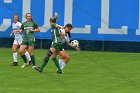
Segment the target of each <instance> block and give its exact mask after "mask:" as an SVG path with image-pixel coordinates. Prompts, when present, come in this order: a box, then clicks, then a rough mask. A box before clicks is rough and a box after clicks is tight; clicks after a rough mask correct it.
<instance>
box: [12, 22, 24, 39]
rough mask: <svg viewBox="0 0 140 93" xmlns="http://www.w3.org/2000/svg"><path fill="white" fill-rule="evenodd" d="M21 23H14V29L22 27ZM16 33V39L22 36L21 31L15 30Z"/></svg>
mask: <svg viewBox="0 0 140 93" xmlns="http://www.w3.org/2000/svg"><path fill="white" fill-rule="evenodd" d="M21 25H22V24H21V23H20V22H17V23H13V24H12V29H13V30H19V29H20V28H21ZM14 35H15V39H16V38H22V34H20V33H19V32H15V33H14Z"/></svg>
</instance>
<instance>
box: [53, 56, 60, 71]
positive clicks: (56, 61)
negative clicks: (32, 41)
mask: <svg viewBox="0 0 140 93" xmlns="http://www.w3.org/2000/svg"><path fill="white" fill-rule="evenodd" d="M52 60H53V62H54V63H55V66H56V67H57V69H58V70H59V71H61V68H60V65H59V62H58V60H57V59H56V58H53V59H52Z"/></svg>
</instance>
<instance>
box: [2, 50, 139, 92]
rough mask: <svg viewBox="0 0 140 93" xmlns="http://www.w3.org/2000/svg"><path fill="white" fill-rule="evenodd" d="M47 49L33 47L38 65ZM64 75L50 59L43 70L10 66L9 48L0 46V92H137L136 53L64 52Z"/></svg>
mask: <svg viewBox="0 0 140 93" xmlns="http://www.w3.org/2000/svg"><path fill="white" fill-rule="evenodd" d="M46 51H47V50H35V51H34V54H35V57H36V62H37V66H40V64H41V63H42V59H43V57H44V56H45V54H46ZM68 53H69V55H70V57H71V60H70V62H69V64H68V65H67V67H66V68H65V69H64V72H65V73H64V74H62V75H59V74H57V73H56V68H55V66H54V64H53V62H52V60H50V62H49V64H48V65H47V66H46V68H45V69H44V72H43V73H41V74H40V73H38V72H36V71H35V70H34V69H32V68H31V67H26V68H24V69H21V68H20V66H21V65H22V64H23V63H22V60H21V58H20V56H18V59H19V65H20V66H18V67H12V66H10V64H11V63H12V61H13V59H12V54H11V50H10V49H6V48H4V49H3V48H1V49H0V93H140V54H139V53H113V52H112V53H111V52H87V51H81V52H80V53H76V52H75V51H68Z"/></svg>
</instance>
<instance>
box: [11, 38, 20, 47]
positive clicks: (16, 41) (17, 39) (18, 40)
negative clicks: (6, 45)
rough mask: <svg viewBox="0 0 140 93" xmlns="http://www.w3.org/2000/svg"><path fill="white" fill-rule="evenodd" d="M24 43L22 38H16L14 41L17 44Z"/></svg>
mask: <svg viewBox="0 0 140 93" xmlns="http://www.w3.org/2000/svg"><path fill="white" fill-rule="evenodd" d="M21 43H22V39H19V38H15V40H14V43H13V44H15V45H20V44H21Z"/></svg>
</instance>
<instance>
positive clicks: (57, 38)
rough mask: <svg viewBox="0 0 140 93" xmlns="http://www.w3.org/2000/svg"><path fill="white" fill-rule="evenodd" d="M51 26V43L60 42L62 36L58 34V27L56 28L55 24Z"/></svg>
mask: <svg viewBox="0 0 140 93" xmlns="http://www.w3.org/2000/svg"><path fill="white" fill-rule="evenodd" d="M51 26H52V30H51V33H52V42H53V43H62V38H61V36H60V29H59V28H56V27H55V26H56V24H53V25H51Z"/></svg>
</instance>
